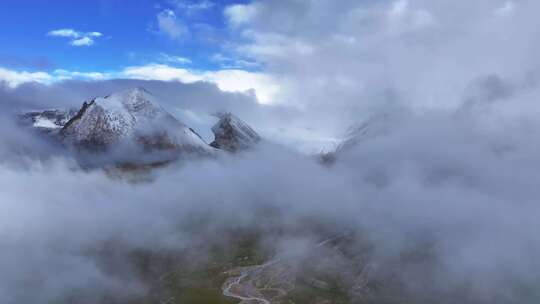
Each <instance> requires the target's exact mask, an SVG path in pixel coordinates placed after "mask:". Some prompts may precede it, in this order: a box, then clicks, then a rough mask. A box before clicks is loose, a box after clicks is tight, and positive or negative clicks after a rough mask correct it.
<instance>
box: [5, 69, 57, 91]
mask: <svg viewBox="0 0 540 304" xmlns="http://www.w3.org/2000/svg"><path fill="white" fill-rule="evenodd" d="M53 81H54V77H53V76H51V75H50V74H48V73H45V72H27V71H20V72H19V71H13V70H8V69H4V68H0V83H1V82H4V83H5V84H6V85H7V86H8V87H9V88H15V87H17V86H19V85H21V84H23V83H27V82H39V83H44V84H47V83H51V82H53Z"/></svg>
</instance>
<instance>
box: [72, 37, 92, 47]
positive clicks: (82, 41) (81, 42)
mask: <svg viewBox="0 0 540 304" xmlns="http://www.w3.org/2000/svg"><path fill="white" fill-rule="evenodd" d="M70 44H71V45H73V46H90V45H92V44H94V40H93V39H92V38H90V37H82V38H79V39H75V40H73V41H71V42H70Z"/></svg>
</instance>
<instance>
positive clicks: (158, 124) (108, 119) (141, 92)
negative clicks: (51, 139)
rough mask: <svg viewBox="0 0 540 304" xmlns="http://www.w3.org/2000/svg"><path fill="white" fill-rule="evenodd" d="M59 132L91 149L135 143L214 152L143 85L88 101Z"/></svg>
mask: <svg viewBox="0 0 540 304" xmlns="http://www.w3.org/2000/svg"><path fill="white" fill-rule="evenodd" d="M60 134H61V135H62V137H63V138H64V139H65V140H66V141H68V142H70V143H72V144H74V145H76V146H79V147H83V148H85V149H90V150H103V149H107V148H109V147H111V146H114V145H116V144H121V143H135V144H137V145H140V146H141V147H143V148H144V149H147V150H177V151H178V152H190V153H191V152H196V153H212V152H213V148H211V147H210V146H208V144H207V143H206V142H204V140H203V139H202V138H201V137H200V136H199V135H198V134H197V133H195V132H194V131H193V130H192V129H191V128H189V127H187V126H186V125H185V124H184V123H182V122H180V121H179V120H177V119H176V118H175V117H174V116H172V115H171V114H169V113H168V112H167V111H165V110H164V109H163V108H161V107H160V106H158V103H157V101H156V100H155V97H154V96H153V95H152V94H151V93H150V92H148V91H147V90H145V89H144V88H135V89H129V90H125V91H121V92H118V93H114V94H111V95H108V96H105V97H101V98H96V99H94V100H92V101H90V102H88V103H86V102H85V103H84V104H83V106H82V107H81V109H80V110H79V112H78V113H77V115H75V116H74V117H73V118H72V119H71V120H70V121H68V122H67V123H66V124H65V126H64V127H63V128H62V130H61V132H60Z"/></svg>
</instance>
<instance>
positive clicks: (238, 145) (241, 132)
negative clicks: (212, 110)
mask: <svg viewBox="0 0 540 304" xmlns="http://www.w3.org/2000/svg"><path fill="white" fill-rule="evenodd" d="M216 116H217V117H218V118H219V121H218V122H217V123H216V124H215V125H214V126H213V127H212V132H214V136H215V139H214V141H213V142H212V143H211V144H210V145H211V146H212V147H214V148H217V149H221V150H225V151H229V152H236V151H238V150H243V149H248V148H250V147H252V146H254V145H255V144H257V143H258V142H259V141H260V140H261V137H260V136H259V134H257V132H255V131H254V130H253V129H252V128H251V127H250V126H249V125H248V124H246V123H245V122H243V121H242V120H240V119H239V118H238V117H236V116H234V115H233V114H231V113H217V114H216Z"/></svg>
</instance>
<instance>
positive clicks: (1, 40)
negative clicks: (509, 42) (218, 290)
mask: <svg viewBox="0 0 540 304" xmlns="http://www.w3.org/2000/svg"><path fill="white" fill-rule="evenodd" d="M2 2H3V3H2V10H0V45H2V48H1V49H0V66H3V67H7V68H12V69H24V70H42V71H43V70H45V71H50V70H55V69H65V70H76V71H80V72H91V71H108V70H118V69H120V68H122V67H126V66H133V65H141V64H146V63H150V62H159V61H164V60H165V59H166V58H167V56H179V57H186V58H189V59H190V60H191V61H192V62H191V63H189V67H190V68H192V69H199V70H214V69H218V68H219V63H218V62H216V61H215V60H211V58H212V56H214V55H215V54H217V53H220V52H221V51H222V46H223V45H224V44H225V40H227V39H229V36H230V35H231V34H230V32H229V31H228V30H227V28H226V26H225V22H226V20H225V19H224V16H223V9H224V8H225V7H226V6H228V5H231V4H236V3H246V2H247V1H239V0H235V1H225V0H222V1H212V2H205V1H178V0H162V1H156V0H137V1H128V0H98V1H72V0H69V1H68V0H55V1H45V0H4V1H2ZM160 14H162V15H161V16H164V17H172V18H173V19H174V22H176V24H177V25H178V26H180V27H182V28H184V29H185V31H184V32H182V33H181V34H179V35H177V36H174V35H169V34H167V33H166V32H163V31H162V30H160V25H159V22H158V17H159V16H160ZM59 29H73V30H74V31H77V32H80V33H81V35H83V36H84V33H90V32H98V33H100V34H102V36H100V37H97V38H92V40H93V44H92V45H90V46H86V45H82V46H73V45H71V44H70V43H71V42H72V41H73V40H72V39H70V38H67V37H56V36H51V35H47V33H49V32H50V31H54V30H59ZM164 54H165V55H164ZM169 59H171V58H170V57H169ZM167 64H169V65H175V64H176V65H186V63H185V62H174V61H172V60H168V62H167Z"/></svg>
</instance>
